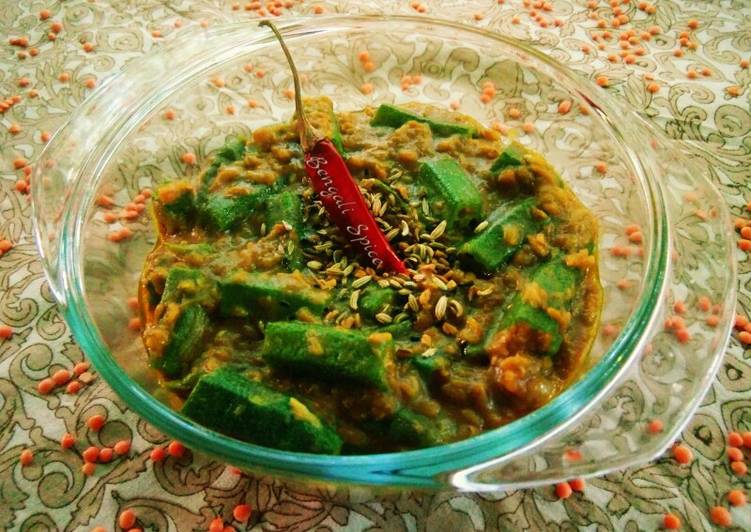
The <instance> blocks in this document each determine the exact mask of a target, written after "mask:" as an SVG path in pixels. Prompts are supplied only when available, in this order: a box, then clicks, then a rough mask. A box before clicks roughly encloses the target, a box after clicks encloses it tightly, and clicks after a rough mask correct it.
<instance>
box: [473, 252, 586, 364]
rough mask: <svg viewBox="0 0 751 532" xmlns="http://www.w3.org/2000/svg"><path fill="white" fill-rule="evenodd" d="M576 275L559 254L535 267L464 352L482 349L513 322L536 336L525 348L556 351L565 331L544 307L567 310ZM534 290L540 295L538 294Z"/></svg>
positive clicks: (479, 351) (573, 291) (574, 269)
mask: <svg viewBox="0 0 751 532" xmlns="http://www.w3.org/2000/svg"><path fill="white" fill-rule="evenodd" d="M580 277H581V273H580V270H579V269H577V268H572V267H569V266H567V265H566V263H565V258H564V257H562V256H559V257H556V258H553V259H551V260H549V261H548V262H546V263H544V264H542V265H540V266H538V267H537V268H536V269H535V270H534V272H533V273H532V275H531V276H530V278H529V279H528V280H527V281H526V284H525V286H524V287H523V288H522V290H521V291H519V292H517V293H516V294H514V296H513V298H512V299H511V302H510V303H509V304H508V306H507V307H506V308H505V309H504V310H503V311H502V312H501V313H500V314H499V315H498V316H497V317H496V319H495V320H494V321H493V322H492V323H491V325H490V327H489V328H488V332H487V334H486V337H485V341H484V342H483V344H482V345H477V346H473V347H472V349H471V350H468V355H470V356H473V355H478V354H480V353H484V352H486V351H487V349H488V348H489V347H490V346H491V345H493V342H494V341H496V340H497V339H498V335H499V334H501V333H503V332H504V331H506V330H507V329H509V328H510V327H513V326H517V325H525V326H527V327H529V328H530V329H531V331H533V332H534V333H535V336H536V337H537V339H536V341H535V342H534V343H533V344H532V345H531V346H529V347H536V348H538V352H540V353H541V354H545V355H554V354H556V353H557V352H558V350H559V349H560V348H561V343H562V342H563V333H564V332H565V330H564V329H563V327H562V326H561V324H560V323H559V322H558V321H557V320H555V319H554V318H553V317H552V316H551V312H550V311H549V310H548V309H553V310H554V311H560V312H568V311H570V310H571V305H572V301H573V298H574V296H575V294H576V286H577V283H578V282H579V280H580ZM528 290H529V291H528ZM538 291H542V292H544V295H543V296H541V297H540V295H539V293H536V292H538ZM535 299H537V301H535ZM540 340H542V342H540Z"/></svg>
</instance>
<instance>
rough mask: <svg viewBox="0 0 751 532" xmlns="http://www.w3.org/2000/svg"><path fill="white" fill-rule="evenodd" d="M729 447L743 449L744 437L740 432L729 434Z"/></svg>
mask: <svg viewBox="0 0 751 532" xmlns="http://www.w3.org/2000/svg"><path fill="white" fill-rule="evenodd" d="M728 445H730V446H731V447H741V446H742V445H743V436H741V434H740V433H739V432H735V431H733V432H729V433H728Z"/></svg>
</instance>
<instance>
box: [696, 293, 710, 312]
mask: <svg viewBox="0 0 751 532" xmlns="http://www.w3.org/2000/svg"><path fill="white" fill-rule="evenodd" d="M696 305H697V306H698V307H699V310H702V311H704V312H708V311H709V309H710V308H711V307H712V301H710V299H709V298H708V297H707V296H701V297H700V298H699V301H698V302H697V304H696Z"/></svg>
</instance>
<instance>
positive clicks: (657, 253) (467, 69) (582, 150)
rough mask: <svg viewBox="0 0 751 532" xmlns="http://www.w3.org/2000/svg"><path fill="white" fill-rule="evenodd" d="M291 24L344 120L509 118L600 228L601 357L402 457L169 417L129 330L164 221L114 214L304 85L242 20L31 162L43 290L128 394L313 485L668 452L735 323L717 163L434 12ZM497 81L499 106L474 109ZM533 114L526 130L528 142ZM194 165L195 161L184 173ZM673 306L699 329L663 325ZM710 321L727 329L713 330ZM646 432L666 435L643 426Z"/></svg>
mask: <svg viewBox="0 0 751 532" xmlns="http://www.w3.org/2000/svg"><path fill="white" fill-rule="evenodd" d="M280 27H281V29H282V31H283V32H284V33H285V35H286V38H287V42H288V44H289V47H290V48H291V50H292V53H293V54H294V55H295V57H296V61H297V65H298V68H299V69H300V71H301V72H302V73H303V77H304V80H303V90H304V91H305V93H306V94H308V95H314V94H326V95H329V96H331V97H332V99H333V100H334V102H335V105H336V107H337V109H338V110H353V109H359V108H362V107H363V106H365V105H374V104H377V103H380V102H396V103H400V102H406V101H412V100H417V101H421V102H426V103H433V104H436V105H442V106H449V105H450V104H452V105H454V106H456V105H458V107H459V110H460V111H462V112H464V113H467V114H470V115H472V116H474V117H475V118H477V119H478V120H480V121H481V122H483V123H485V124H491V123H493V122H495V121H498V122H500V123H502V124H503V125H505V126H508V127H511V128H512V129H511V131H510V132H509V135H514V134H516V133H517V132H518V140H519V141H520V142H522V143H524V144H526V145H530V146H532V147H534V148H536V149H537V150H539V151H541V152H542V153H543V154H544V155H545V156H546V157H547V158H548V160H549V161H550V162H551V163H552V164H553V165H554V166H555V167H556V168H557V169H559V171H560V172H561V174H562V176H563V177H564V179H565V180H566V181H567V182H568V183H569V185H570V186H571V187H572V188H573V189H574V191H575V192H576V193H577V195H578V197H579V198H580V199H581V200H582V201H583V202H584V203H585V204H586V205H587V206H588V207H589V208H590V209H591V210H592V211H593V212H594V213H595V214H596V216H597V217H598V219H599V224H600V234H599V258H600V273H601V281H602V284H603V287H604V290H605V300H604V308H603V314H602V324H601V326H600V331H599V334H598V335H597V340H596V342H595V344H594V347H593V349H592V353H591V355H590V357H589V361H588V366H587V368H586V370H585V371H584V372H582V374H581V376H580V377H579V378H578V380H576V381H575V382H574V383H573V384H572V385H571V386H570V387H569V388H568V389H567V390H565V391H564V392H563V393H562V394H560V395H559V396H558V397H556V398H555V399H554V400H552V401H551V402H550V403H548V404H547V405H545V406H544V407H542V408H540V409H539V410H537V411H535V412H533V413H531V414H529V415H527V416H525V417H523V418H521V419H519V420H517V421H514V422H513V423H510V424H508V425H505V426H503V427H500V428H497V429H495V430H492V431H489V432H486V433H484V434H481V435H479V436H476V437H474V438H471V439H468V440H464V441H460V442H456V443H452V444H449V445H444V446H440V447H434V448H428V449H421V450H415V451H408V452H400V453H388V454H373V455H362V456H322V455H313V454H304V453H292V452H284V451H278V450H274V449H269V448H264V447H259V446H256V445H251V444H248V443H244V442H241V441H238V440H234V439H232V438H230V437H227V436H224V435H221V434H218V433H215V432H213V431H210V430H207V429H206V428H204V427H202V426H199V425H197V424H195V423H193V422H191V421H190V420H188V419H186V418H183V417H182V416H181V415H180V414H179V413H178V412H176V411H175V410H173V409H172V408H171V407H170V404H169V398H165V397H163V396H161V395H160V393H159V391H158V389H157V388H156V379H155V375H154V374H153V372H152V371H151V370H150V369H149V368H148V365H147V363H146V356H145V352H144V349H143V346H142V344H141V340H140V338H139V336H138V333H137V332H133V331H131V330H129V329H128V322H129V320H130V319H131V317H132V316H133V314H132V310H131V309H130V308H129V307H128V304H127V300H128V298H130V297H132V296H134V295H135V294H136V288H137V281H138V278H139V275H140V272H141V268H142V265H143V260H144V257H145V255H146V254H147V253H148V252H149V250H150V249H151V247H152V246H153V243H154V239H155V232H154V230H153V227H152V224H151V220H150V218H149V216H147V215H145V214H144V215H141V216H139V217H137V218H136V219H135V220H124V219H122V218H118V219H117V220H115V221H114V223H107V222H108V221H109V222H112V218H113V217H114V216H113V214H112V213H119V212H122V211H120V209H122V207H124V206H125V205H126V204H127V203H128V202H130V201H132V199H133V198H134V196H136V195H137V194H138V193H139V191H141V190H143V189H144V188H152V187H155V186H157V185H158V184H159V183H160V182H162V181H164V180H167V179H170V178H174V177H175V176H195V175H197V173H198V172H199V171H200V168H201V166H202V163H203V162H205V161H206V160H207V157H208V156H209V155H210V154H211V152H212V150H215V149H216V148H218V147H219V146H220V145H221V144H222V143H223V142H224V139H225V137H226V136H228V135H231V134H238V133H246V134H247V133H248V132H249V131H250V130H251V129H253V128H255V127H257V126H260V125H264V124H267V123H271V122H275V121H279V120H282V119H288V118H289V117H290V116H291V114H292V111H293V104H292V101H291V100H290V98H289V90H288V89H290V88H291V87H292V81H291V78H290V74H289V71H288V69H287V67H286V64H285V62H284V58H283V55H282V53H281V50H280V48H279V46H278V44H277V42H276V41H275V40H273V39H272V38H271V34H270V32H269V31H268V30H267V29H260V28H258V27H255V26H249V25H247V24H245V23H243V24H230V25H224V26H217V27H212V28H208V29H200V28H196V29H194V30H187V33H186V34H185V35H184V36H182V37H180V38H179V39H177V40H175V41H174V42H173V43H172V44H170V45H168V46H165V47H163V48H161V49H159V50H157V51H155V52H153V53H151V54H149V55H148V56H146V57H143V58H139V59H136V60H132V61H131V62H130V63H129V64H128V65H127V66H126V67H125V68H124V69H123V70H122V71H121V72H120V73H119V74H117V75H115V76H113V77H112V78H110V79H109V80H107V81H105V82H104V83H102V84H101V86H100V87H99V88H98V89H97V90H96V91H95V92H94V93H93V94H92V95H91V96H90V97H89V98H88V99H87V100H86V101H85V102H84V103H83V105H81V106H80V107H79V108H78V109H77V110H76V111H75V112H74V113H73V114H72V116H71V117H70V120H69V121H68V122H67V123H66V125H65V126H64V127H62V128H61V129H60V130H59V131H58V132H57V133H56V134H55V135H54V136H53V138H52V140H51V141H50V142H49V144H48V145H47V147H46V149H45V150H44V152H43V154H42V156H41V161H40V163H39V164H36V165H35V174H34V176H33V178H32V179H33V181H32V189H33V190H32V192H33V206H34V222H35V232H36V238H37V241H38V247H39V251H40V253H41V255H42V257H43V260H44V265H45V269H46V274H47V278H48V280H49V283H50V285H51V289H52V291H53V292H54V294H55V296H56V298H57V300H58V301H59V302H60V306H61V307H62V309H63V311H64V314H65V317H66V319H67V321H68V323H69V324H70V326H71V329H72V332H73V334H74V336H75V338H76V340H77V341H78V342H79V343H80V345H81V347H82V348H83V350H84V351H85V352H86V354H87V355H88V356H89V357H90V358H91V360H92V362H93V364H94V366H95V367H96V369H97V370H98V371H99V372H100V373H101V375H102V376H103V378H104V379H105V380H106V381H107V382H108V383H109V384H110V385H111V386H112V388H113V389H114V390H115V392H116V393H117V394H118V395H119V396H120V397H121V398H122V400H123V401H124V402H125V403H126V404H127V405H128V406H129V407H131V408H132V409H133V410H134V411H136V412H137V413H139V414H140V415H141V416H143V417H144V418H145V419H146V420H148V421H149V422H150V423H152V424H153V425H154V426H156V427H157V428H159V429H160V430H162V431H164V432H166V433H167V434H169V435H170V436H172V437H174V438H177V439H179V440H181V441H182V442H184V443H185V444H186V445H188V446H189V447H191V448H193V449H195V450H198V451H201V452H204V453H207V454H209V455H212V456H214V457H216V458H217V459H221V460H224V461H226V462H228V463H231V464H234V465H236V466H239V467H241V468H245V469H247V470H250V471H253V472H263V473H267V474H273V475H278V476H283V477H286V478H292V479H298V480H304V481H306V482H315V481H325V482H342V483H348V484H361V485H379V486H391V487H393V486H419V487H426V488H427V487H441V486H453V487H455V488H457V489H464V490H495V489H501V488H512V487H521V486H532V485H536V484H542V483H549V482H554V481H558V480H561V479H565V478H571V477H586V476H591V475H595V474H600V473H604V472H606V471H609V470H612V469H616V468H621V467H624V466H626V465H629V464H632V463H636V462H643V461H647V460H649V459H650V458H652V457H654V456H655V455H657V454H658V453H660V452H662V451H663V450H664V449H665V448H666V446H668V445H669V444H670V442H671V441H672V439H673V438H674V436H675V435H676V433H677V432H678V431H679V430H680V429H681V427H682V426H683V425H684V423H685V422H686V421H687V419H688V418H689V416H690V415H691V413H692V412H693V411H694V410H695V409H696V407H697V406H698V405H699V402H700V400H701V398H702V396H703V394H704V393H705V391H706V390H707V388H708V387H709V385H710V382H711V379H712V377H713V375H714V373H715V370H716V369H717V367H718V364H719V362H720V360H721V357H722V353H723V348H724V345H725V343H726V341H727V338H728V335H729V332H730V329H731V326H732V321H733V320H732V317H733V309H734V306H735V293H734V289H735V271H734V261H733V260H732V251H733V250H732V244H731V238H730V235H731V234H732V231H731V230H730V218H729V214H728V211H727V209H726V208H725V206H724V202H723V201H722V199H721V197H720V196H719V194H718V193H717V191H716V190H714V189H713V187H712V186H711V184H710V183H709V181H708V180H707V179H706V177H705V175H706V172H704V171H702V170H701V169H697V168H695V167H694V166H693V165H692V163H691V162H690V160H688V159H687V158H686V157H685V156H684V155H683V154H681V153H680V151H679V149H678V148H676V146H675V145H673V144H672V143H671V142H670V141H668V140H667V139H665V138H664V137H663V136H662V135H660V134H659V133H658V132H656V131H654V130H652V128H651V127H650V126H649V125H647V124H646V123H645V122H644V121H643V120H642V119H641V118H640V117H639V116H638V115H636V114H635V113H634V112H633V111H631V110H629V109H627V108H625V107H624V106H623V105H622V104H621V103H620V102H618V101H615V100H614V99H613V98H612V97H611V96H609V95H608V93H607V91H605V90H603V89H600V88H598V87H597V86H595V85H594V84H592V83H590V82H588V81H586V80H584V79H582V78H580V77H578V76H577V75H575V74H573V73H572V72H570V71H569V70H567V69H566V68H564V67H562V66H561V65H559V64H557V63H556V62H555V61H554V60H552V59H551V58H548V57H546V56H544V55H542V54H540V53H539V52H537V51H535V50H533V49H532V48H530V47H528V46H525V45H522V44H520V43H519V42H517V41H515V40H513V39H510V38H506V37H503V36H501V35H497V34H494V33H491V32H487V31H483V30H478V29H472V28H468V27H464V26H462V25H459V24H454V23H451V22H447V21H439V20H432V19H429V18H425V17H419V18H413V17H403V16H337V17H330V18H320V17H316V18H315V19H314V20H313V19H292V20H287V21H284V22H280ZM361 50H368V51H369V53H370V55H371V57H372V60H373V62H374V65H375V70H373V71H372V72H366V71H365V70H364V69H363V66H362V64H361V63H360V61H359V60H358V57H357V56H358V52H360V51H361ZM418 74H419V76H420V78H419V82H418V83H414V84H410V85H408V86H407V87H405V88H404V89H403V88H402V86H401V80H402V78H403V77H404V76H405V75H409V76H413V75H418ZM487 80H490V81H492V82H493V83H494V85H495V86H496V88H497V96H496V97H495V98H494V99H493V100H492V101H491V102H489V103H483V102H482V101H481V99H480V96H481V89H480V87H481V85H482V83H483V82H485V81H487ZM415 81H416V79H415ZM364 83H368V84H370V86H371V87H372V92H370V93H369V94H365V93H364V92H367V90H365V91H363V90H362V85H363V84H364ZM251 100H252V101H251ZM566 100H567V101H569V102H571V109H570V111H568V112H565V106H566V104H564V106H563V107H564V109H562V110H561V109H559V106H560V104H561V102H562V101H566ZM168 109H169V110H170V113H169V114H170V115H172V114H173V115H174V118H173V119H168V118H166V112H167V110H168ZM527 122H529V123H531V124H533V125H534V130H533V131H531V132H530V133H526V134H522V133H521V132H520V131H521V129H522V127H521V126H522V125H523V124H525V123H527ZM501 127H503V126H501ZM524 129H525V130H527V131H530V128H529V127H525V128H524ZM185 152H192V153H194V154H195V155H196V156H197V159H198V164H195V165H190V164H186V162H185V161H184V160H183V158H182V157H181V156H182V155H183V154H184V153H185ZM598 163H605V168H603V165H600V164H598ZM598 167H599V168H600V170H599V171H598V169H597V168H598ZM103 194H105V195H107V196H109V197H110V198H113V199H114V202H115V207H111V208H109V209H106V208H103V207H102V206H101V205H99V204H98V201H97V199H98V198H99V197H100V196H101V195H103ZM701 206H704V207H701ZM702 208H703V209H704V210H702ZM108 218H109V220H108ZM632 224H638V225H639V227H640V235H641V240H640V241H638V242H636V240H639V239H638V238H636V237H632V240H635V242H630V241H629V239H628V237H627V235H626V233H625V232H624V229H625V228H626V227H627V226H629V225H632ZM123 228H127V229H126V230H125V231H126V232H125V233H124V232H123ZM124 234H125V235H126V237H125V238H122V239H120V237H122V235H124ZM118 239H120V240H119V241H113V240H118ZM701 297H706V298H708V301H710V302H711V304H710V309H709V310H706V301H707V300H703V299H702V300H701V301H702V302H701V303H699V298H701ZM682 307H685V308H682ZM674 309H677V310H678V311H682V312H681V316H680V317H681V319H683V320H684V322H685V324H686V328H685V329H683V328H681V330H682V331H687V332H688V334H686V333H685V332H682V333H680V334H677V333H676V330H675V329H673V328H671V327H666V326H665V325H664V322H665V320H666V318H667V317H669V316H670V315H672V314H674V313H675V312H674ZM710 315H716V316H717V318H712V319H710V320H709V322H711V323H709V322H708V321H707V318H708V317H709V316H710ZM668 325H670V323H668ZM653 419H659V420H660V421H661V422H662V423H663V426H664V428H663V430H662V431H661V432H652V431H649V430H647V426H648V422H649V421H650V420H653Z"/></svg>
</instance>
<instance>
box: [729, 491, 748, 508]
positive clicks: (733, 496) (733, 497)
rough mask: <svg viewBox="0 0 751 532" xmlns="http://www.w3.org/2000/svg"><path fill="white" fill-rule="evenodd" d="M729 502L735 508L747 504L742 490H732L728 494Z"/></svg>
mask: <svg viewBox="0 0 751 532" xmlns="http://www.w3.org/2000/svg"><path fill="white" fill-rule="evenodd" d="M728 502H729V503H730V504H732V505H733V506H743V505H744V504H746V494H745V493H743V491H741V490H730V491H729V492H728Z"/></svg>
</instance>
